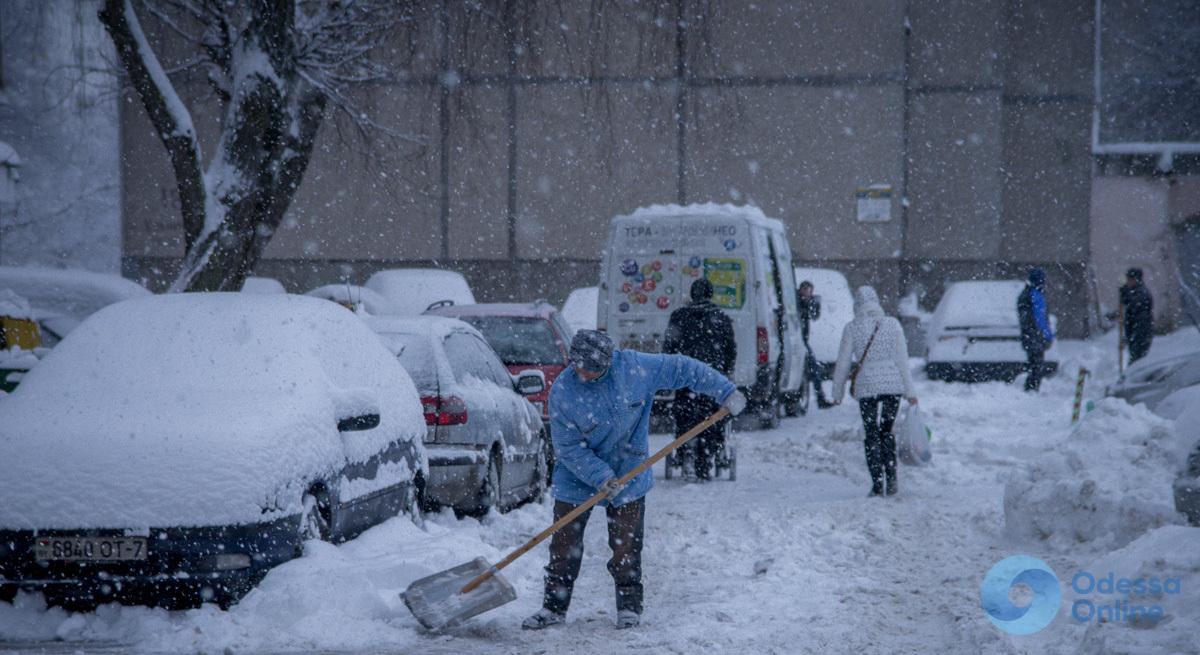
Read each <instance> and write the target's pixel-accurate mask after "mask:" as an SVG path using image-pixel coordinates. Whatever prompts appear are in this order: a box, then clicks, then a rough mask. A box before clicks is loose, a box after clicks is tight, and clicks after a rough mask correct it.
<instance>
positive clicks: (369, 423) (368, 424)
mask: <svg viewBox="0 0 1200 655" xmlns="http://www.w3.org/2000/svg"><path fill="white" fill-rule="evenodd" d="M377 427H379V414H359V415H357V416H347V417H346V418H341V419H338V424H337V428H338V432H361V431H363V430H374V429H375V428H377Z"/></svg>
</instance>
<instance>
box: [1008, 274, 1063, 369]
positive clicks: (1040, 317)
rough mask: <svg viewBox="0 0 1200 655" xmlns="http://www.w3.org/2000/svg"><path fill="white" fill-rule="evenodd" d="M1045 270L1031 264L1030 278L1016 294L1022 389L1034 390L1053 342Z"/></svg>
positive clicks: (1044, 367)
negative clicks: (1024, 371)
mask: <svg viewBox="0 0 1200 655" xmlns="http://www.w3.org/2000/svg"><path fill="white" fill-rule="evenodd" d="M1045 293H1046V271H1044V270H1042V269H1040V268H1032V269H1030V271H1029V282H1028V283H1026V284H1025V288H1024V289H1022V290H1021V295H1019V296H1017V319H1018V321H1019V322H1020V325H1021V347H1022V348H1024V349H1025V359H1026V360H1027V361H1028V366H1029V375H1028V376H1027V377H1026V378H1025V390H1026V391H1037V390H1038V389H1039V388H1040V387H1041V385H1042V375H1044V374H1045V369H1046V366H1045V363H1046V350H1047V349H1048V348H1049V347H1050V344H1052V343H1054V331H1053V330H1051V329H1050V319H1049V315H1048V314H1047V313H1046V295H1045Z"/></svg>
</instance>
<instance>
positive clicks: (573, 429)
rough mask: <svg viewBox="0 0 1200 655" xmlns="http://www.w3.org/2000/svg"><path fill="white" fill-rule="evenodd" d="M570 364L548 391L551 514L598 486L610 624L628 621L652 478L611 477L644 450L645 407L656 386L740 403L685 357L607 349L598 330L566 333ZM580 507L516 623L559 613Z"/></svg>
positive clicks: (535, 622)
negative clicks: (532, 607) (532, 608)
mask: <svg viewBox="0 0 1200 655" xmlns="http://www.w3.org/2000/svg"><path fill="white" fill-rule="evenodd" d="M569 354H570V360H571V366H570V367H568V369H567V370H566V371H564V372H563V373H562V374H561V375H560V376H559V377H558V379H557V380H555V381H554V386H553V388H551V390H550V407H549V410H550V424H551V431H550V433H551V436H552V441H553V444H554V455H555V458H556V465H555V467H554V476H553V487H552V494H553V495H554V518H555V520H558V519H560V518H562V517H563V516H565V515H566V514H568V513H569V512H571V511H572V510H573V509H575V508H576V507H577V506H579V505H581V504H582V503H583V502H584V501H586V500H587V499H588V498H590V497H592V496H593V495H595V494H596V493H597V492H599V491H604V492H606V493H607V498H606V499H605V500H603V501H601V504H602V505H604V506H605V513H606V514H607V515H608V545H609V547H610V548H611V549H612V559H610V560H609V562H608V571H609V573H610V574H612V578H613V582H614V583H615V585H616V596H617V627H618V628H632V627H634V626H636V625H638V624H639V623H640V622H641V614H642V536H643V532H644V525H645V513H646V502H645V496H646V494H647V493H648V492H649V491H650V488H651V487H652V486H653V485H654V474H653V472H652V471H650V470H647V471H645V472H643V473H642V474H641V475H638V476H637V477H635V478H634V479H633V480H631V481H630V482H629V484H628V485H626V486H624V487H623V486H622V485H621V484H619V483H618V479H619V478H620V477H621V476H623V475H625V474H626V473H629V472H630V471H632V470H633V469H634V468H636V467H637V465H638V464H640V463H642V461H644V460H645V459H646V457H647V455H648V454H649V449H650V446H649V438H648V432H649V427H650V407H651V405H652V404H653V401H654V394H655V392H656V391H658V390H659V389H683V388H688V389H692V390H694V391H696V392H698V393H701V394H704V395H706V396H711V397H712V398H716V399H718V402H720V403H721V405H722V406H723V407H725V408H727V409H728V410H729V412H730V413H732V414H739V413H741V411H742V410H743V409H745V408H746V398H745V396H743V395H742V393H741V392H740V391H738V390H737V387H736V386H734V384H733V382H730V381H729V380H728V379H727V378H726V377H725V376H723V375H721V374H720V373H719V372H717V371H716V370H714V369H713V368H712V367H710V366H708V365H707V364H704V363H703V362H700V361H697V360H695V359H692V358H691V357H686V356H684V355H656V354H648V353H640V352H635V351H632V350H614V349H613V343H612V340H611V339H609V338H608V336H607V335H605V334H604V333H603V332H598V331H595V330H580V331H578V332H576V333H575V337H574V338H573V339H572V340H571V349H570V353H569ZM590 515H591V511H590V510H589V511H587V512H584V513H583V514H581V515H580V516H579V517H578V518H576V519H575V520H574V521H572V522H571V523H570V524H568V525H567V526H566V527H564V528H563V529H561V530H559V531H558V532H556V533H554V537H553V538H552V539H551V541H550V563H549V564H548V565H547V566H546V580H545V582H546V584H545V593H544V595H543V596H542V609H540V610H538V611H537V613H535V614H534V615H532V616H530V617H529V618H527V619H525V621H524V622H523V623H522V624H521V626H522V627H523V628H526V629H529V630H540V629H542V628H546V627H549V626H551V625H555V624H558V623H562V622H563V621H564V620H566V614H567V608H568V606H569V605H570V604H571V592H572V590H573V589H574V586H575V579H576V577H577V576H578V575H579V566H580V564H581V562H582V561H583V531H584V528H585V527H586V526H587V520H588V517H589V516H590Z"/></svg>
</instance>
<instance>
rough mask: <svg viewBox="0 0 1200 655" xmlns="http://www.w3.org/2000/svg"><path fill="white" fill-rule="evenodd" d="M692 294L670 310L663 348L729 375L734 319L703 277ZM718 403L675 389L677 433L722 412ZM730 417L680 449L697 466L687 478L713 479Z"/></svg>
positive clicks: (734, 350) (734, 358)
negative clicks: (717, 302) (718, 303)
mask: <svg viewBox="0 0 1200 655" xmlns="http://www.w3.org/2000/svg"><path fill="white" fill-rule="evenodd" d="M691 295H692V302H691V304H689V305H688V306H686V307H680V308H679V309H676V310H675V311H673V312H671V318H670V320H669V321H668V322H667V335H666V337H665V338H664V339H663V348H662V351H663V352H664V353H667V354H669V355H670V354H679V355H687V356H688V357H691V358H693V359H698V360H700V361H702V362H704V363H705V364H708V365H709V366H711V367H713V368H714V369H716V370H717V371H719V372H720V373H721V374H722V375H724V376H726V377H729V376H730V375H732V374H733V365H734V363H735V362H737V341H736V340H735V339H734V337H733V321H732V320H731V319H730V318H729V316H727V315H726V314H725V312H723V311H721V309H720V308H719V307H717V306H716V305H714V304H713V302H712V297H713V285H712V282H709V281H708V280H706V279H703V278H701V279H699V280H696V281H695V282H693V283H692V288H691ZM718 407H719V405H718V404H717V401H715V400H713V399H712V398H709V397H707V396H703V395H700V394H698V393H696V392H695V391H692V390H691V389H680V390H679V391H676V392H675V402H674V403H673V404H672V406H671V413H672V414H674V416H675V436H679V435H681V434H683V433H685V432H687V431H688V430H690V429H692V427H693V426H695V425H696V424H698V423H700V422H701V421H703V420H704V419H706V418H708V417H709V416H711V415H712V413H713V412H715V411H717V408H718ZM728 421H729V419H727V418H726V419H723V420H721V421H720V422H719V423H717V424H716V425H714V426H712V427H710V428H708V429H707V430H705V431H704V432H701V433H700V435H699V436H697V437H696V438H695V439H693V440H692V441H691V442H689V443H687V444H685V445H684V446H683V447H682V448H680V450H681V451H684V452H683V453H682V454H683V459H684V461H688V460H690V463H691V465H692V466H691V470H690V471H687V473H686V475H687V477H689V478H691V477H694V478H695V479H697V480H701V481H703V480H708V479H709V477H710V475H709V463H710V462H712V460H713V458H714V457H715V456H716V454H717V453H718V452H719V451H720V449H721V445H722V444H721V440H722V439H724V438H725V424H726V423H727V422H728ZM685 449H686V450H685Z"/></svg>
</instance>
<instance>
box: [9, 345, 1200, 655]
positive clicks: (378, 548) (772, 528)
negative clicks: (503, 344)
mask: <svg viewBox="0 0 1200 655" xmlns="http://www.w3.org/2000/svg"><path fill="white" fill-rule="evenodd" d="M1062 351H1063V359H1064V361H1063V374H1062V375H1060V376H1058V377H1056V378H1052V379H1049V380H1047V381H1046V382H1045V384H1044V385H1043V390H1042V393H1040V394H1038V395H1027V394H1025V393H1023V392H1022V391H1020V383H1019V382H1018V383H1016V384H1011V385H1004V384H1000V383H994V384H984V385H976V386H967V385H951V384H944V383H933V382H928V381H925V380H924V379H923V378H922V377H920V376H919V381H918V391H919V393H920V397H921V403H922V406H923V407H924V408H925V410H926V413H927V414H928V416H929V420H930V423H931V427H932V428H933V430H934V437H933V438H934V461H933V463H932V465H930V466H928V467H925V468H920V469H910V468H902V469H901V477H900V480H901V485H902V491H901V493H900V495H899V496H898V497H894V498H867V495H866V492H867V489H868V486H869V482H868V478H867V473H866V467H865V464H864V461H863V451H862V442H861V439H860V437H859V436H858V418H857V415H856V410H855V409H853V408H852V407H849V406H845V405H844V406H842V407H839V408H836V409H834V410H829V411H821V412H816V413H815V414H814V415H811V416H809V417H802V418H796V419H788V420H785V421H784V422H783V424H782V426H781V427H780V428H779V429H777V430H774V431H770V432H752V433H743V434H740V435H738V448H739V451H738V453H739V471H738V473H739V480H738V481H737V482H735V483H730V482H727V481H717V482H713V483H710V484H707V485H689V484H686V483H683V482H680V481H678V480H672V481H669V482H668V481H664V480H661V479H660V480H659V481H658V484H657V486H656V487H655V489H654V490H653V491H652V492H651V494H650V496H649V497H648V504H647V509H648V516H647V534H646V549H645V561H644V569H645V583H646V614H645V616H644V622H643V625H642V626H641V627H639V628H636V629H632V630H627V631H617V630H614V629H613V627H612V620H613V617H614V609H613V590H612V586H611V580H610V578H609V576H608V573H607V571H606V570H605V567H604V563H605V562H606V561H607V558H608V548H607V546H606V544H605V530H604V526H603V522H602V521H603V518H602V514H601V513H600V512H597V513H596V514H595V515H594V516H593V518H592V521H591V525H590V527H589V528H588V530H589V532H588V533H587V538H586V543H587V552H586V556H585V560H584V565H583V573H582V575H581V577H580V580H579V583H578V585H577V587H576V595H575V599H574V603H573V606H572V608H571V613H570V616H569V619H568V624H567V625H566V626H561V627H556V628H551V629H549V630H546V631H542V632H528V631H522V630H521V629H520V627H519V623H520V620H521V619H522V618H523V617H524V616H526V615H527V614H529V613H531V612H533V611H535V610H536V609H537V608H538V607H539V605H540V599H541V573H542V572H541V567H542V566H543V565H544V564H545V562H546V557H547V555H546V546H545V545H542V546H540V547H539V548H538V549H536V550H535V551H534V552H533V553H531V554H529V555H527V556H526V557H524V558H522V559H520V560H518V561H517V562H516V563H515V564H513V565H512V566H511V567H510V568H509V569H507V570H506V571H505V573H504V575H505V576H506V577H507V578H508V579H509V580H510V581H511V582H512V583H513V584H514V586H515V587H516V589H517V592H518V594H519V598H518V600H517V601H516V602H513V603H510V604H509V605H506V606H504V607H502V608H500V609H497V610H494V611H492V612H490V613H488V614H485V615H483V616H481V617H478V618H476V619H475V620H473V621H471V622H469V623H467V624H466V625H464V626H461V627H459V628H456V629H454V630H452V631H451V632H450V633H449V634H445V635H440V636H430V635H427V634H424V633H423V632H421V631H420V630H419V629H418V627H417V623H416V621H415V620H414V619H413V618H412V617H411V616H410V615H409V614H408V612H407V611H406V610H405V608H404V606H403V604H402V603H401V601H400V599H399V593H400V591H402V590H403V589H404V588H405V587H406V586H407V584H408V583H409V582H411V581H412V580H414V579H416V578H418V577H421V576H423V575H426V574H428V573H430V572H432V571H435V570H440V569H442V568H446V567H449V566H451V565H454V564H458V563H460V562H462V561H465V560H467V559H469V558H471V557H474V556H477V555H482V556H484V557H487V558H489V559H490V560H492V561H495V560H496V559H497V558H498V557H500V556H502V555H503V554H504V552H505V551H507V550H508V549H510V548H513V547H515V546H517V545H519V544H520V543H522V542H523V541H524V540H525V539H527V538H529V537H530V536H532V535H533V534H535V533H536V532H537V531H538V530H540V529H542V528H543V527H544V526H545V525H547V524H548V523H549V521H550V506H549V504H543V505H531V506H526V507H523V508H521V509H519V510H517V511H514V512H512V513H510V514H507V515H492V516H489V517H486V518H485V519H483V521H482V522H479V521H476V520H473V519H466V520H461V521H460V520H455V519H454V518H453V517H452V516H451V515H449V514H443V515H439V516H434V517H428V518H427V519H426V522H425V525H424V526H423V527H418V526H416V525H414V524H413V523H412V522H411V521H409V520H407V519H404V518H397V519H394V520H392V521H390V522H388V523H386V524H384V525H381V526H379V527H377V528H374V529H372V530H370V531H368V532H367V533H366V534H364V535H362V536H361V537H359V538H358V539H356V540H354V541H352V542H350V543H347V544H344V545H341V546H332V545H329V544H322V543H312V544H310V546H311V547H310V548H309V549H308V553H307V554H306V555H305V557H303V558H302V559H299V560H295V561H293V562H290V563H288V564H286V565H284V566H281V567H279V568H278V569H276V570H274V571H273V572H272V573H270V574H269V575H268V576H267V578H266V580H265V581H264V582H263V583H262V585H261V587H260V588H259V589H257V590H255V591H253V592H252V593H251V594H250V595H249V596H247V597H246V598H245V599H244V600H243V601H242V602H241V603H240V604H239V605H237V606H236V607H234V608H233V609H232V610H231V611H229V612H221V611H219V610H217V609H215V608H203V609H200V610H194V611H188V612H177V613H168V612H166V611H162V610H152V609H146V608H122V607H115V606H106V607H103V608H101V609H100V610H99V611H97V612H96V613H95V614H90V615H75V616H68V615H67V614H66V613H64V612H63V611H61V610H58V609H52V610H45V609H44V608H43V607H42V606H41V605H40V602H41V601H40V597H34V596H32V595H22V596H20V597H19V598H18V601H17V604H16V606H15V607H14V606H9V605H4V604H0V638H2V639H3V640H5V641H7V642H9V643H8V646H7V647H8V648H10V649H16V650H22V649H40V648H42V647H44V646H46V644H45V642H46V641H48V640H54V639H61V640H65V643H60V644H57V645H54V644H51V647H53V648H57V649H58V650H59V651H61V652H74V651H75V650H76V649H78V648H84V649H102V650H104V649H106V650H109V651H112V652H116V651H123V650H127V649H138V650H149V651H170V652H183V651H187V652H198V651H199V652H217V653H220V652H223V651H224V652H238V653H241V652H255V651H281V650H286V651H306V650H323V651H339V652H342V651H362V652H406V653H415V652H421V653H488V654H496V653H531V652H545V653H561V652H571V653H575V654H577V655H582V654H584V653H611V652H626V651H633V650H638V651H644V652H653V653H689V654H691V653H697V652H738V653H808V652H812V653H881V652H887V653H1064V654H1066V653H1089V654H1090V653H1155V652H1161V653H1200V638H1197V636H1196V632H1197V628H1200V528H1188V527H1181V526H1180V525H1169V524H1172V523H1176V524H1177V523H1181V522H1182V518H1181V517H1179V516H1177V515H1172V514H1171V513H1170V512H1169V511H1166V510H1165V509H1164V508H1163V507H1161V506H1160V505H1161V503H1164V502H1167V501H1166V500H1165V499H1167V498H1169V488H1170V483H1171V479H1172V478H1173V477H1174V475H1175V467H1177V466H1179V465H1181V464H1182V459H1180V460H1178V461H1177V462H1172V461H1170V458H1171V457H1172V456H1173V455H1171V453H1174V452H1176V451H1177V450H1179V449H1181V448H1183V447H1185V446H1189V445H1191V444H1185V443H1184V442H1185V441H1187V439H1194V438H1195V437H1194V436H1193V435H1188V436H1186V437H1185V436H1184V435H1181V434H1177V432H1176V430H1175V429H1174V426H1173V425H1172V424H1171V423H1169V422H1166V421H1163V420H1161V419H1159V418H1157V417H1155V416H1153V415H1151V414H1150V413H1149V412H1146V411H1145V409H1144V408H1129V407H1127V406H1120V405H1116V404H1113V403H1112V402H1111V401H1103V402H1098V403H1097V405H1096V409H1095V411H1093V412H1091V413H1090V414H1088V415H1087V416H1086V417H1085V418H1084V420H1083V421H1082V423H1081V424H1080V426H1078V427H1077V428H1073V427H1072V425H1071V421H1070V416H1071V399H1072V398H1071V397H1072V392H1073V391H1074V385H1075V378H1074V375H1075V372H1076V371H1077V370H1078V367H1079V366H1080V365H1081V364H1082V365H1085V366H1087V367H1088V368H1089V369H1091V370H1092V371H1094V372H1096V375H1095V377H1094V378H1093V379H1091V380H1090V381H1089V383H1088V390H1087V396H1088V397H1089V398H1092V399H1097V400H1098V398H1099V396H1100V395H1101V394H1102V392H1103V387H1104V384H1105V383H1107V382H1108V381H1110V380H1111V379H1112V378H1113V377H1115V361H1113V360H1114V359H1115V357H1114V353H1115V352H1116V348H1115V343H1114V342H1113V341H1112V339H1111V337H1110V338H1109V339H1107V340H1102V341H1100V342H1089V343H1079V342H1075V343H1064V344H1063V345H1062ZM1189 432H1190V430H1189ZM653 440H654V441H655V442H656V443H657V444H662V443H665V442H666V436H665V435H658V436H656V437H654V439H653ZM1100 469H1103V471H1101V470H1100ZM659 476H660V477H661V470H660V472H659ZM1087 479H1091V480H1093V484H1092V485H1091V486H1090V489H1091V491H1090V494H1091V496H1090V497H1091V498H1092V499H1093V500H1094V501H1095V502H1093V503H1092V504H1091V505H1088V504H1087V503H1086V502H1082V501H1081V502H1071V501H1072V500H1079V499H1080V498H1082V496H1081V494H1083V488H1084V487H1086V486H1088V485H1087V484H1086V482H1085V481H1086V480H1087ZM1042 484H1050V485H1054V484H1062V485H1064V487H1063V489H1064V490H1065V491H1064V494H1065V493H1066V491H1069V492H1071V493H1074V494H1075V496H1066V495H1064V496H1063V497H1062V498H1058V499H1057V503H1058V504H1050V503H1051V501H1052V500H1055V499H1054V497H1053V495H1052V494H1051V495H1049V496H1046V495H1045V491H1046V489H1044V488H1042V487H1040V486H1039V485H1042ZM1038 494H1042V496H1039V495H1038ZM1006 498H1007V501H1006ZM1036 498H1042V500H1041V501H1039V502H1033V500H1034V499H1036ZM1085 500H1086V499H1085ZM1131 500H1138V501H1140V505H1138V506H1133V505H1132V503H1131V502H1129V501H1131ZM1039 507H1041V508H1043V509H1044V508H1046V507H1049V508H1052V509H1053V511H1054V512H1060V513H1061V514H1062V524H1061V525H1060V526H1059V527H1061V528H1063V529H1061V530H1057V531H1054V530H1052V531H1051V532H1052V534H1049V535H1047V534H1044V533H1042V532H1039V531H1038V530H1035V529H1032V528H1031V527H1030V525H1031V523H1038V524H1039V525H1058V524H1055V523H1054V521H1053V516H1046V515H1045V514H1037V515H1036V516H1034V517H1033V519H1030V518H1028V516H1026V515H1025V514H1023V512H1029V511H1033V510H1035V509H1037V508H1039ZM1006 511H1007V515H1006ZM1086 512H1091V513H1092V516H1093V517H1094V519H1095V520H1094V521H1092V522H1091V523H1088V521H1087V519H1086V517H1085V516H1084V514H1083V513H1086ZM1047 521H1048V523H1045V522H1047ZM1085 525H1090V526H1091V527H1090V528H1089V529H1087V530H1082V529H1080V528H1081V526H1085ZM1114 549H1115V550H1114ZM1018 553H1022V554H1027V555H1032V556H1034V557H1039V558H1041V559H1043V560H1045V561H1046V562H1047V563H1048V564H1049V565H1050V566H1051V567H1052V568H1053V569H1054V570H1055V571H1056V572H1057V574H1058V577H1059V579H1060V581H1061V582H1062V590H1063V604H1062V608H1061V610H1060V612H1059V615H1058V617H1057V618H1056V619H1055V621H1054V622H1053V623H1051V624H1050V626H1049V627H1048V628H1046V629H1045V630H1043V631H1042V632H1040V633H1037V634H1034V635H1031V636H1025V637H1017V636H1008V635H1005V634H1004V633H1001V632H1000V631H999V630H997V629H996V628H995V627H993V626H992V624H991V623H990V622H989V620H988V618H987V617H986V615H985V614H984V612H983V610H982V609H981V608H980V604H979V586H980V583H981V581H982V579H983V576H984V574H985V573H986V572H987V571H988V569H989V568H990V567H991V566H992V565H993V564H995V563H996V562H997V561H999V560H1001V559H1002V558H1004V557H1006V556H1009V555H1013V554H1018ZM1081 570H1087V571H1089V572H1092V573H1094V574H1096V577H1097V578H1099V577H1102V576H1103V575H1106V574H1107V573H1108V572H1114V573H1115V574H1116V576H1117V577H1131V578H1132V577H1145V576H1161V577H1179V578H1180V584H1181V588H1182V593H1180V594H1174V595H1166V596H1163V597H1162V598H1158V599H1149V600H1147V599H1144V598H1143V599H1140V600H1139V601H1138V602H1142V603H1149V602H1155V603H1160V604H1161V605H1162V606H1163V608H1164V611H1165V614H1166V617H1165V618H1164V619H1162V620H1161V621H1158V622H1157V623H1156V624H1154V625H1147V624H1145V623H1142V624H1140V625H1139V626H1138V627H1136V628H1134V627H1130V626H1128V625H1127V624H1123V623H1108V624H1103V625H1096V624H1094V623H1093V624H1083V623H1078V622H1076V621H1074V620H1072V619H1071V617H1070V612H1071V604H1072V602H1074V600H1075V599H1076V598H1077V596H1076V595H1075V594H1074V592H1072V590H1071V589H1070V586H1071V579H1072V577H1073V576H1074V574H1075V573H1076V572H1077V571H1081ZM1135 600H1137V599H1135ZM80 642H83V643H80ZM226 649H228V650H226Z"/></svg>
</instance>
